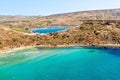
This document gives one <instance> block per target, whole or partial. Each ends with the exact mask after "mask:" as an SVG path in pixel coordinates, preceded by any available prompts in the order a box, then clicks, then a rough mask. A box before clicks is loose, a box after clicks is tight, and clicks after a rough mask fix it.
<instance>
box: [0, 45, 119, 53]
mask: <svg viewBox="0 0 120 80" xmlns="http://www.w3.org/2000/svg"><path fill="white" fill-rule="evenodd" d="M65 47H96V48H97V47H98V48H120V44H98V45H84V44H71V45H57V46H52V45H38V46H26V47H25V46H24V47H22V46H21V47H18V48H10V49H3V50H0V54H6V53H11V52H14V51H17V50H22V49H28V48H65Z"/></svg>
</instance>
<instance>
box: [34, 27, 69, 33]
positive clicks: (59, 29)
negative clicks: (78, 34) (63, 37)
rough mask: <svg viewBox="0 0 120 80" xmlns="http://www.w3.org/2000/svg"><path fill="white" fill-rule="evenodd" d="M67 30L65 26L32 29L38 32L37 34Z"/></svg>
mask: <svg viewBox="0 0 120 80" xmlns="http://www.w3.org/2000/svg"><path fill="white" fill-rule="evenodd" d="M65 30H68V28H67V27H60V28H36V29H34V30H32V31H33V32H34V33H39V34H48V33H55V32H60V31H65Z"/></svg>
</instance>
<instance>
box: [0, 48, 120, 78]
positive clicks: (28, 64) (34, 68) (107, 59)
mask: <svg viewBox="0 0 120 80" xmlns="http://www.w3.org/2000/svg"><path fill="white" fill-rule="evenodd" d="M0 80H120V49H110V48H108V49H104V48H87V47H71V48H48V49H47V48H46V49H42V48H30V49H24V50H19V51H14V52H11V53H9V54H2V55H0Z"/></svg>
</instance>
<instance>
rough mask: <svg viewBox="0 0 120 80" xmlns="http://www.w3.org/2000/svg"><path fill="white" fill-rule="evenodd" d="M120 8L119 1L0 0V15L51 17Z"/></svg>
mask: <svg viewBox="0 0 120 80" xmlns="http://www.w3.org/2000/svg"><path fill="white" fill-rule="evenodd" d="M114 8H120V0H0V15H51V14H58V13H67V12H75V11H87V10H97V9H114Z"/></svg>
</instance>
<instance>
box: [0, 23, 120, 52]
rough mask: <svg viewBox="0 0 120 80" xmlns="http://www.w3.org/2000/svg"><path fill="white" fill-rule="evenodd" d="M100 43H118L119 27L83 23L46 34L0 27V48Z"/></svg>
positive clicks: (119, 37)
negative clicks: (32, 33) (62, 30)
mask: <svg viewBox="0 0 120 80" xmlns="http://www.w3.org/2000/svg"><path fill="white" fill-rule="evenodd" d="M75 44H77V45H89V46H90V45H100V44H120V28H118V27H116V26H115V25H112V24H109V25H106V24H101V23H93V24H89V23H83V24H81V25H78V26H76V27H74V28H71V29H69V30H67V31H65V32H59V33H50V34H47V35H28V34H25V33H22V32H18V31H14V30H11V29H7V28H0V50H7V49H13V48H19V47H26V46H39V45H47V46H48V47H52V46H53V47H57V46H58V45H66V46H67V45H75Z"/></svg>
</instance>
